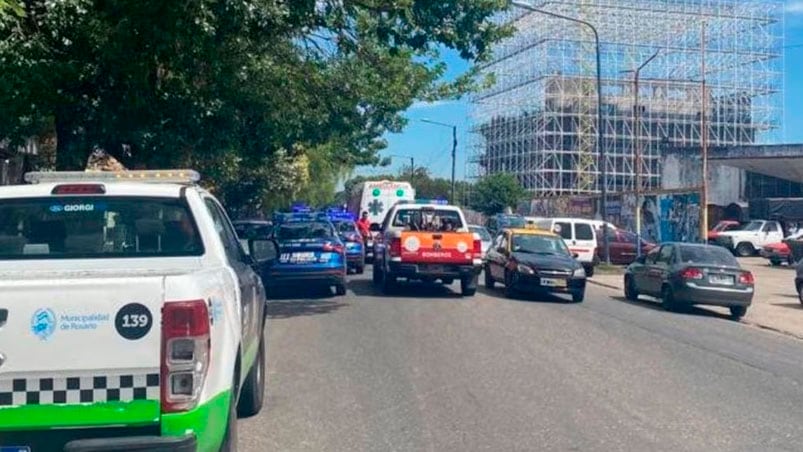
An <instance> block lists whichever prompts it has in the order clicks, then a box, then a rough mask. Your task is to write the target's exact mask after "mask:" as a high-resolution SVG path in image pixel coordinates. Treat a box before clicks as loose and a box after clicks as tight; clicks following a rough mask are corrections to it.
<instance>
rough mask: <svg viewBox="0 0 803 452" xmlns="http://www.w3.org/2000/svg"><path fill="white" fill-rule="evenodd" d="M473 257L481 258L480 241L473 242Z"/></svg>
mask: <svg viewBox="0 0 803 452" xmlns="http://www.w3.org/2000/svg"><path fill="white" fill-rule="evenodd" d="M473 251H474V257H475V258H481V257H482V240H477V239H475V240H474V250H473Z"/></svg>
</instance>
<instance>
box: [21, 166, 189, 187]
mask: <svg viewBox="0 0 803 452" xmlns="http://www.w3.org/2000/svg"><path fill="white" fill-rule="evenodd" d="M200 180H201V175H200V174H199V173H198V172H197V171H195V170H189V169H175V170H169V169H168V170H133V171H47V172H43V171H36V172H31V173H26V174H25V182H27V183H29V184H43V183H48V182H147V183H161V184H195V183H197V182H198V181H200Z"/></svg>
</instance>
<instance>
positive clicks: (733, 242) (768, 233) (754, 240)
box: [714, 220, 784, 257]
mask: <svg viewBox="0 0 803 452" xmlns="http://www.w3.org/2000/svg"><path fill="white" fill-rule="evenodd" d="M783 239H784V233H783V228H782V227H781V223H779V222H777V221H767V220H753V221H751V222H749V223H747V224H746V225H745V226H744V227H743V228H742V229H737V230H735V231H726V232H720V233H718V234H717V237H716V239H714V240H715V242H714V243H716V244H717V245H720V246H724V247H725V248H728V249H729V250H731V252H733V253H734V254H736V255H738V256H742V257H747V256H754V255H755V254H757V253H758V252H759V251H760V250H761V249H763V248H764V247H765V246H767V245H769V244H772V243H778V242H780V241H782V240H783Z"/></svg>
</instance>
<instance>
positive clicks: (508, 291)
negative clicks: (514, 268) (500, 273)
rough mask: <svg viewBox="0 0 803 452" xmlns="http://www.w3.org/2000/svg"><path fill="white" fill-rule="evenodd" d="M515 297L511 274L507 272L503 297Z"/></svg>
mask: <svg viewBox="0 0 803 452" xmlns="http://www.w3.org/2000/svg"><path fill="white" fill-rule="evenodd" d="M515 295H516V291H515V289H514V288H513V274H512V273H510V272H509V271H505V296H506V297H507V298H513V297H514V296H515Z"/></svg>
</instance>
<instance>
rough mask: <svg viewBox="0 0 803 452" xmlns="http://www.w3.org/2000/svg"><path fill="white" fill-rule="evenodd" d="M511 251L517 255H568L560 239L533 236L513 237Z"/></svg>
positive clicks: (520, 235)
mask: <svg viewBox="0 0 803 452" xmlns="http://www.w3.org/2000/svg"><path fill="white" fill-rule="evenodd" d="M511 250H512V251H513V252H519V253H534V254H558V255H566V256H568V255H569V249H568V248H567V247H566V244H565V243H564V242H563V240H562V239H561V238H559V237H550V236H545V235H535V234H516V235H514V236H513V241H512V243H511Z"/></svg>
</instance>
